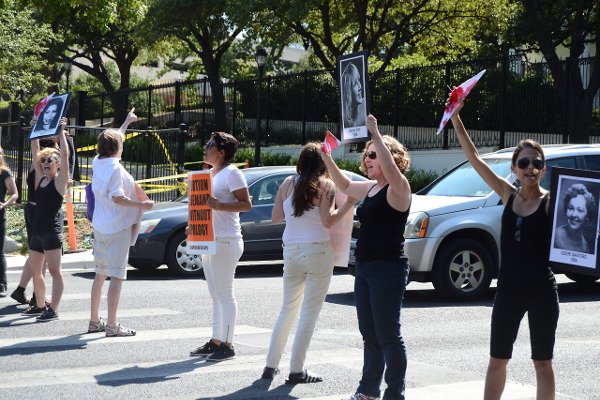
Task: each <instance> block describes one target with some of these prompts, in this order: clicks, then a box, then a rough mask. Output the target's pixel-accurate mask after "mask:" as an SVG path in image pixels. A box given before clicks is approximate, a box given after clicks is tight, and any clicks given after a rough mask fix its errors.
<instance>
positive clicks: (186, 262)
mask: <svg viewBox="0 0 600 400" xmlns="http://www.w3.org/2000/svg"><path fill="white" fill-rule="evenodd" d="M166 261H167V267H169V270H170V271H171V272H173V273H174V274H176V275H179V276H198V275H201V274H202V257H201V256H200V255H199V254H189V255H188V253H187V235H186V234H185V231H179V232H177V233H176V234H175V235H174V236H173V237H172V238H171V240H169V244H168V246H167V257H166Z"/></svg>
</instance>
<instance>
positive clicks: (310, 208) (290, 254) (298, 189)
mask: <svg viewBox="0 0 600 400" xmlns="http://www.w3.org/2000/svg"><path fill="white" fill-rule="evenodd" d="M296 171H297V172H298V175H295V176H289V177H288V178H286V179H285V180H284V181H283V183H282V184H281V187H280V188H279V191H278V192H277V198H276V200H275V206H274V207H273V214H272V216H271V219H272V220H273V222H274V223H278V222H281V221H282V220H284V219H285V221H286V226H285V230H284V232H283V245H284V249H283V258H284V261H283V262H284V266H283V304H282V306H281V311H280V313H279V317H278V319H277V322H276V323H275V327H274V328H273V334H272V336H271V344H270V346H269V354H268V356H267V365H266V367H265V369H264V371H263V375H262V378H263V379H273V377H274V376H275V375H276V374H277V373H279V369H278V365H279V361H280V360H281V355H282V354H283V349H284V347H285V344H286V342H287V338H288V335H289V333H290V330H291V328H292V324H293V322H294V320H295V319H296V316H297V315H298V311H299V310H300V307H302V311H301V312H300V319H299V321H298V328H297V330H296V336H295V338H294V345H293V347H292V357H291V360H290V374H289V377H288V379H287V380H286V384H297V383H314V382H321V381H322V380H323V378H322V377H320V376H318V375H316V374H314V373H312V372H310V371H308V370H306V369H305V368H304V361H305V360H306V352H307V351H308V346H309V344H310V339H311V338H312V335H313V332H314V330H315V325H316V322H317V318H318V317H319V313H320V312H321V307H322V306H323V302H324V301H325V295H326V294H327V289H328V288H329V282H330V281H331V276H332V275H333V259H334V257H333V256H334V254H333V247H332V244H331V240H330V238H329V231H328V228H330V227H331V226H332V225H334V224H335V223H336V222H337V221H339V220H340V219H341V218H342V217H343V216H344V214H345V213H347V212H348V211H349V210H351V209H352V208H353V207H354V204H355V203H356V199H353V198H351V197H349V198H348V200H347V201H346V202H345V203H344V204H343V205H342V207H341V208H339V209H337V210H336V209H335V185H334V183H333V181H332V180H331V179H330V178H329V173H328V172H327V168H326V167H325V163H324V162H323V160H322V159H321V151H320V145H319V144H318V143H308V144H307V145H306V146H304V148H303V149H302V151H301V152H300V157H299V158H298V164H297V166H296Z"/></svg>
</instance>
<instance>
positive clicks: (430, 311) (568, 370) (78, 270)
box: [0, 253, 600, 400]
mask: <svg viewBox="0 0 600 400" xmlns="http://www.w3.org/2000/svg"><path fill="white" fill-rule="evenodd" d="M86 257H87V258H86ZM89 258H90V257H89V254H87V253H84V254H73V255H67V256H66V257H65V261H66V262H65V265H64V270H65V272H64V274H65V281H66V290H65V295H64V297H63V301H62V303H61V307H60V310H59V313H60V320H58V321H53V322H48V323H37V322H35V320H34V319H32V318H28V317H24V316H21V314H20V312H21V311H22V310H23V309H24V308H25V306H18V305H16V304H15V303H14V302H13V301H12V299H10V298H5V299H0V399H12V398H18V399H23V400H26V399H50V398H52V399H98V398H103V399H108V398H110V399H111V400H116V399H134V398H136V399H154V398H166V399H245V400H249V399H269V400H270V399H311V400H317V399H327V400H329V399H347V398H349V397H350V395H351V394H352V393H353V392H354V390H355V388H356V386H357V383H358V381H359V379H360V372H361V367H362V340H361V337H360V335H359V333H358V328H357V323H356V317H355V311H354V305H353V294H352V283H353V278H352V277H351V276H349V275H346V274H345V273H344V271H341V270H340V271H337V270H336V273H335V275H334V277H333V280H332V283H331V287H330V290H329V294H328V296H327V298H326V303H325V305H324V307H323V311H322V313H321V317H320V319H319V322H318V324H317V330H316V332H315V335H314V337H313V341H312V343H311V347H310V350H309V353H308V357H307V367H308V368H310V369H311V370H314V371H315V372H317V373H319V374H321V375H323V376H324V378H325V381H324V382H323V383H319V384H308V385H296V386H288V385H285V384H284V380H285V378H286V375H287V373H289V366H288V365H289V349H288V351H286V354H284V357H283V359H282V362H281V365H280V368H281V369H282V374H280V375H278V376H277V377H276V378H275V379H274V380H273V381H272V382H271V381H266V380H261V379H260V374H261V371H262V368H263V367H264V363H265V357H266V353H267V349H268V343H269V339H270V335H271V329H272V326H273V324H274V322H275V319H276V318H277V314H278V312H279V306H280V302H281V266H280V265H279V266H248V265H244V266H240V267H239V268H238V272H237V278H236V282H235V286H236V296H237V300H238V306H239V314H238V324H237V327H236V336H235V343H234V344H235V349H236V353H237V356H236V358H235V359H234V360H230V361H225V362H222V363H208V362H205V361H201V360H199V359H197V358H192V357H189V351H190V350H192V349H194V348H195V347H197V346H199V345H201V344H203V343H204V342H205V341H206V340H207V339H208V337H209V335H210V323H211V314H212V311H211V310H212V308H211V302H210V298H209V295H208V291H207V288H206V282H205V281H204V279H181V278H174V277H173V276H171V275H170V274H169V273H168V271H167V270H166V269H164V267H163V268H161V269H159V270H156V271H151V272H143V271H138V270H134V269H132V270H130V271H129V279H128V281H127V282H126V283H125V285H124V290H123V294H122V299H121V307H120V313H119V315H120V318H119V319H120V322H121V323H122V324H123V325H125V326H128V327H131V328H134V329H136V330H138V334H137V335H136V336H135V337H129V338H105V337H104V336H103V335H102V334H84V332H86V330H87V321H88V319H89V291H90V288H91V284H92V279H93V276H94V274H93V271H92V270H91V265H92V263H91V261H90V259H89ZM22 261H23V259H22V258H20V257H13V256H9V275H8V276H9V289H10V290H9V292H10V291H12V289H14V287H15V285H16V282H17V281H18V278H19V273H20V266H21V265H22ZM559 280H560V281H561V284H560V289H559V290H560V297H561V317H560V320H559V327H558V335H557V343H556V350H555V370H556V376H557V391H558V396H557V398H558V399H600V380H599V379H598V374H599V371H600V368H599V367H600V365H599V364H600V361H599V360H600V357H599V356H600V312H599V310H598V301H599V300H600V284H599V283H596V284H593V285H589V286H583V287H582V286H580V285H576V284H574V283H569V281H568V280H567V279H566V278H564V277H562V276H560V277H559ZM106 289H107V287H105V292H104V293H106ZM28 293H29V294H31V288H29V289H28ZM492 301H493V290H491V291H490V295H489V296H488V297H486V298H485V299H484V300H482V301H479V302H472V303H448V302H445V301H442V300H441V299H440V298H438V297H437V296H436V295H435V293H434V292H433V289H432V287H431V285H429V284H423V283H411V284H409V286H408V290H407V293H406V296H405V304H404V309H403V312H402V324H403V332H404V336H405V339H406V342H407V346H408V351H409V369H408V377H407V398H408V399H419V400H429V399H436V400H437V399H443V400H445V399H450V400H453V399H456V400H458V399H460V400H470V399H481V398H482V390H483V380H484V376H485V369H486V365H487V358H488V340H489V322H490V314H491V305H492ZM102 307H103V310H106V301H105V299H103V304H102ZM103 315H105V311H104V313H103ZM291 341H292V340H291V339H290V341H289V342H288V347H289V346H291ZM529 357H530V350H529V334H528V329H527V321H526V320H524V321H523V323H522V326H521V331H520V333H519V338H518V339H517V343H516V346H515V352H514V359H513V360H512V361H511V363H510V364H509V374H508V384H507V387H506V390H505V395H504V397H503V399H534V398H535V373H534V370H533V365H532V362H531V360H530V359H529Z"/></svg>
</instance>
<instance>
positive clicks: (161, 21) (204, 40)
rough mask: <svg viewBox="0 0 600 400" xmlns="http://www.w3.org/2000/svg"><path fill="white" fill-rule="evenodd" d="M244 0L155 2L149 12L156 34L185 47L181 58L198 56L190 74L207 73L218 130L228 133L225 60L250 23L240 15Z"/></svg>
mask: <svg viewBox="0 0 600 400" xmlns="http://www.w3.org/2000/svg"><path fill="white" fill-rule="evenodd" d="M243 3H244V1H243V0H227V1H224V0H156V2H155V3H154V4H153V6H152V7H151V10H150V16H151V18H152V27H153V30H154V33H155V34H156V35H159V37H163V38H165V37H174V38H176V39H177V40H179V41H181V42H182V43H183V44H185V46H184V47H183V48H182V50H183V51H182V52H181V53H180V54H179V56H180V57H182V58H185V57H186V56H195V57H197V58H199V59H200V61H201V63H194V64H193V68H192V69H191V70H190V72H191V73H193V74H195V73H204V74H206V76H207V79H208V81H209V84H210V88H211V94H212V100H213V103H214V108H215V124H216V129H217V130H225V129H227V119H226V106H225V97H224V94H223V86H222V83H221V66H222V63H223V58H224V56H225V54H226V53H227V51H229V50H230V49H231V48H232V46H233V44H234V41H235V40H236V38H238V36H240V35H241V34H242V33H243V31H244V28H245V27H246V26H247V25H248V21H249V20H251V18H252V14H244V13H241V12H238V9H239V8H240V7H239V6H240V5H241V4H243Z"/></svg>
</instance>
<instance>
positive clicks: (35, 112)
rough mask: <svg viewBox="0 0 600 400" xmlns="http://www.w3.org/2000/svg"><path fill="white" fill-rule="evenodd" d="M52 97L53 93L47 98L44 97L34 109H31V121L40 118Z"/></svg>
mask: <svg viewBox="0 0 600 400" xmlns="http://www.w3.org/2000/svg"><path fill="white" fill-rule="evenodd" d="M52 97H54V92H53V93H51V94H50V95H49V96H48V97H44V98H43V99H42V100H40V102H39V103H37V104H36V105H35V107H34V108H33V119H39V118H40V114H41V113H42V111H44V108H46V104H48V102H49V101H50V99H51V98H52Z"/></svg>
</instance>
